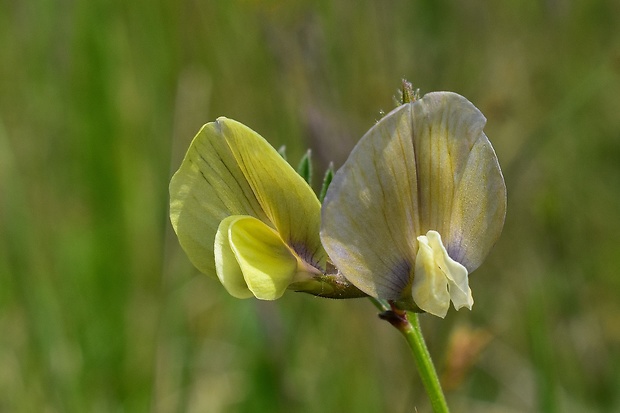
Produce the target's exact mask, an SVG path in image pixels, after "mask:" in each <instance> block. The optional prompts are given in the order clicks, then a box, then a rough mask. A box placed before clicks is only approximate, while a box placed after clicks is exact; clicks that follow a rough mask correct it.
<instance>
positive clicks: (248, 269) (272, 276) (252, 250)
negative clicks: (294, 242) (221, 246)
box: [228, 217, 297, 300]
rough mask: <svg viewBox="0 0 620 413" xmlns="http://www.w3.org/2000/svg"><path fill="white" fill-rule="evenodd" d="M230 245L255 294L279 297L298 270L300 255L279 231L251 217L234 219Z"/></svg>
mask: <svg viewBox="0 0 620 413" xmlns="http://www.w3.org/2000/svg"><path fill="white" fill-rule="evenodd" d="M228 233H229V240H230V247H231V249H232V251H233V252H234V255H235V257H236V259H237V262H238V263H239V267H240V269H241V272H242V273H243V278H244V279H245V283H246V285H247V288H248V289H249V290H250V291H252V293H253V294H254V296H255V297H256V298H259V299H261V300H275V299H277V298H280V297H281V296H282V294H284V291H286V289H287V287H288V286H289V285H290V284H291V282H292V281H293V279H294V277H295V275H296V273H297V258H296V257H295V256H294V255H293V254H292V253H291V251H290V250H289V248H288V247H287V246H286V244H284V242H283V241H282V239H281V238H280V236H279V235H278V233H277V232H275V231H274V230H273V229H272V228H270V227H268V226H267V225H265V224H264V223H263V222H261V221H259V220H258V219H256V218H252V217H243V218H239V219H236V220H234V221H233V222H231V224H230V227H229V231H228Z"/></svg>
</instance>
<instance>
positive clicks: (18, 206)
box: [0, 0, 620, 412]
mask: <svg viewBox="0 0 620 413" xmlns="http://www.w3.org/2000/svg"><path fill="white" fill-rule="evenodd" d="M0 10H1V13H0V44H1V45H2V47H0V61H1V62H2V64H0V231H2V236H1V237H0V365H2V368H1V369H0V412H4V411H6V412H9V411H10V412H29V411H48V412H84V411H90V412H99V411H100V412H109V411H130V412H134V411H138V412H139V411H156V412H184V411H190V412H205V411H208V412H263V411H264V412H280V411H282V412H285V411H286V412H289V411H296V412H340V411H355V412H377V411H403V412H405V411H408V412H409V411H413V407H414V406H417V407H418V408H419V411H425V410H426V409H427V408H428V405H427V402H426V398H425V396H424V394H423V392H422V390H421V387H420V383H419V381H418V378H417V376H416V374H415V372H414V371H413V365H412V362H411V360H410V357H409V354H408V352H407V349H406V348H405V345H404V343H403V342H402V340H401V338H400V337H399V336H398V334H397V333H396V332H395V331H392V329H391V328H390V327H389V326H388V325H386V324H385V323H382V322H380V321H379V320H378V319H377V318H376V317H375V311H374V308H373V307H372V305H370V304H369V303H367V302H365V301H363V300H362V301H345V302H340V301H323V300H320V299H316V298H313V297H310V296H304V295H296V294H288V295H287V296H286V297H285V298H283V299H282V300H279V301H277V302H275V303H263V302H257V301H255V300H246V301H239V300H235V299H233V298H231V297H229V296H227V295H226V293H225V292H224V290H223V289H222V288H221V287H220V286H219V285H218V283H216V282H215V281H213V280H210V279H208V278H207V277H205V276H202V275H199V274H197V272H196V271H195V270H194V269H193V268H192V267H191V266H190V265H189V263H188V261H187V259H186V258H185V256H184V254H183V252H182V251H181V250H180V248H179V246H178V244H177V242H176V239H175V237H174V235H173V234H172V232H171V228H170V225H169V223H168V220H167V183H168V180H169V177H170V175H171V173H172V171H173V170H174V169H175V168H176V167H178V165H179V163H180V160H181V158H182V156H183V153H184V151H185V150H186V148H187V145H188V144H189V141H190V139H191V137H192V136H193V134H194V133H195V132H196V131H197V130H198V129H199V127H200V126H201V124H202V123H205V122H207V121H210V120H213V119H214V118H216V117H217V116H220V115H226V116H228V117H232V118H235V119H238V120H240V121H242V122H244V123H246V124H247V125H249V126H251V127H252V128H254V129H255V130H257V131H259V132H260V133H261V134H262V135H263V136H265V137H266V138H267V139H269V140H270V141H271V142H272V143H273V144H274V146H276V147H277V146H280V145H282V144H286V145H287V146H288V148H289V154H290V158H291V159H292V160H294V161H295V160H296V159H298V158H299V156H301V154H302V153H303V151H304V150H305V148H306V147H308V146H310V147H312V148H313V150H314V153H315V155H316V156H317V159H316V163H317V165H316V166H317V167H319V168H318V169H320V168H322V167H324V166H325V165H326V164H327V163H328V162H329V161H330V160H334V161H335V162H336V164H337V165H339V164H340V163H341V162H342V161H343V160H344V159H345V157H346V155H347V153H348V151H349V150H350V149H351V147H352V146H353V144H354V143H355V141H356V139H358V138H359V137H360V136H361V135H362V134H363V133H364V131H365V130H366V129H368V128H369V127H370V126H371V125H372V123H373V122H374V121H375V120H376V119H378V118H379V117H380V115H379V111H380V110H385V111H388V110H389V109H391V108H392V105H393V103H392V99H391V97H392V95H393V94H394V93H395V90H396V88H397V87H398V84H399V80H400V78H401V77H407V78H408V79H409V80H411V81H412V82H413V83H414V84H415V85H416V86H418V87H420V88H421V89H422V91H423V92H427V91H431V90H452V91H456V92H459V93H461V94H463V95H465V96H467V97H468V98H469V99H470V100H471V101H472V102H474V103H475V104H476V105H477V106H478V107H480V109H481V110H482V111H483V113H485V114H486V116H487V117H488V120H489V122H488V125H487V127H486V131H487V134H488V135H489V136H490V138H491V140H492V142H493V144H494V146H495V148H496V151H497V153H498V156H499V158H500V162H501V164H502V166H503V169H504V172H505V177H506V183H507V186H508V190H509V193H508V194H509V205H508V216H507V222H506V227H505V230H504V234H503V236H502V238H501V239H500V241H499V243H498V245H497V246H496V248H495V249H494V250H493V252H492V254H491V256H490V257H489V259H488V261H487V262H486V263H485V264H484V265H483V266H482V268H480V269H479V270H478V271H476V273H475V274H474V275H473V277H472V284H473V285H472V287H473V291H474V295H475V298H476V305H475V306H474V311H473V312H471V313H467V312H463V311H462V312H459V313H454V312H453V313H451V314H450V315H449V316H448V318H447V319H446V320H443V321H442V320H439V319H434V318H429V317H423V323H424V326H423V327H424V328H425V331H426V332H427V335H428V340H429V345H430V347H431V352H432V353H433V355H434V357H435V359H436V361H437V364H438V367H439V369H440V371H442V372H443V373H444V376H445V377H457V378H458V377H460V378H459V379H458V380H457V382H456V383H451V386H452V385H453V387H454V388H453V390H450V391H449V393H448V399H449V402H450V404H451V405H452V406H453V409H454V411H478V412H500V411H501V412H508V411H544V412H571V411H575V412H579V411H601V412H603V411H605V412H607V411H618V410H620V392H618V389H619V388H620V352H619V350H620V349H619V347H620V324H619V323H618V322H617V319H618V317H619V316H620V275H619V274H618V268H620V254H619V253H618V252H619V251H620V250H619V248H620V217H619V215H618V211H620V195H619V191H620V116H618V113H620V99H618V91H620V36H619V35H618V33H617V27H618V25H619V24H620V19H619V18H618V16H620V8H619V6H618V4H617V2H615V1H612V0H606V1H605V0H594V1H590V0H589V1H568V0H567V1H556V2H512V3H498V4H494V3H493V4H491V3H488V2H481V1H471V2H453V3H450V2H446V1H419V2H407V1H402V0H395V1H390V2H383V1H370V0H361V1H358V2H351V3H346V2H329V1H319V2H311V1H297V2H287V1H275V0H272V1H267V2H259V1H250V0H246V1H242V0H236V1H232V0H231V1H221V2H215V1H214V2H203V3H201V2H183V1H180V2H178V1H164V0H161V1H156V2H146V1H134V2H120V1H112V2H110V1H97V0H95V1H75V2H60V3H59V2H50V1H46V0H32V1H29V2H9V1H4V2H2V3H0ZM455 331H458V332H459V334H455V333H454V332H455ZM477 337H478V338H477ZM480 337H486V338H484V339H479V338H480ZM475 348H478V350H479V351H478V352H477V353H476V354H474V355H471V354H470V355H469V356H468V355H467V354H468V351H469V350H472V349H475ZM459 357H461V358H464V362H463V363H461V364H459V363H458V362H456V361H458V359H459ZM455 360H456V361H455ZM468 360H469V361H468ZM468 365H472V367H471V369H467V366H468ZM454 366H464V367H463V371H461V372H455V371H448V370H450V369H455V368H456V367H454Z"/></svg>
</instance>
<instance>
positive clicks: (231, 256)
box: [214, 215, 254, 298]
mask: <svg viewBox="0 0 620 413" xmlns="http://www.w3.org/2000/svg"><path fill="white" fill-rule="evenodd" d="M247 217H248V216H247V215H231V216H229V217H228V218H225V219H224V220H223V221H222V222H221V223H220V225H219V227H218V229H217V233H216V234H215V245H214V251H215V272H216V273H217V277H218V278H219V279H220V282H221V283H222V285H223V286H224V288H226V291H228V293H229V294H230V295H232V296H233V297H235V298H250V297H253V296H254V294H252V291H250V289H249V288H248V285H247V283H246V282H245V278H244V277H243V272H242V271H241V267H240V266H239V262H238V261H237V257H236V256H235V253H234V251H233V250H232V248H231V246H230V236H229V234H230V227H231V226H232V225H233V224H234V223H235V222H237V221H238V220H240V219H244V218H247Z"/></svg>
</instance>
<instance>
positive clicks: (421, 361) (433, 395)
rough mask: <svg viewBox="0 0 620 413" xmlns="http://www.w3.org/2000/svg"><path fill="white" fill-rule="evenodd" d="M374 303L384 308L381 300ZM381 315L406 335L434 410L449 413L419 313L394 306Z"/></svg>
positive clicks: (437, 412)
mask: <svg viewBox="0 0 620 413" xmlns="http://www.w3.org/2000/svg"><path fill="white" fill-rule="evenodd" d="M373 303H374V304H375V305H376V306H377V308H379V309H383V308H384V306H383V305H382V304H383V303H381V302H375V301H373ZM379 317H381V318H382V319H384V320H386V321H388V322H390V324H392V325H393V326H394V327H396V328H397V329H398V331H400V332H401V333H402V334H403V336H405V340H407V344H409V348H411V354H412V355H413V360H414V361H415V364H416V367H417V368H418V372H419V373H420V377H421V378H422V384H423V385H424V388H425V389H426V393H427V394H428V397H429V399H430V401H431V406H432V407H433V412H435V413H448V412H449V409H448V404H447V403H446V398H445V396H444V394H443V390H442V389H441V384H440V383H439V377H437V372H436V371H435V366H434V365H433V360H432V359H431V355H430V353H429V352H428V348H427V347H426V343H425V342H424V337H423V336H422V329H421V328H420V321H419V319H418V315H417V314H416V313H407V312H405V311H402V310H398V309H396V308H395V307H394V306H392V309H391V310H388V311H384V312H383V313H381V314H379Z"/></svg>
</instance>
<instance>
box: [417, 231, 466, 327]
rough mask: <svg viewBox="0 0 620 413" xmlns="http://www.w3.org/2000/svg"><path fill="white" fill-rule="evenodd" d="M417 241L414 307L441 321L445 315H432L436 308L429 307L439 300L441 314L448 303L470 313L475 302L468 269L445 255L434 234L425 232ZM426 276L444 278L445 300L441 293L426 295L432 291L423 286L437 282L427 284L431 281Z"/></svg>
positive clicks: (436, 235)
mask: <svg viewBox="0 0 620 413" xmlns="http://www.w3.org/2000/svg"><path fill="white" fill-rule="evenodd" d="M418 241H419V244H418V245H419V246H420V250H419V251H418V255H417V258H416V271H415V277H414V279H413V286H412V295H413V299H414V301H415V303H416V305H418V307H420V308H421V309H423V310H425V311H427V312H429V313H432V314H435V315H439V316H440V317H444V316H445V312H443V313H441V312H440V314H443V315H440V314H436V313H435V312H433V311H436V308H437V304H433V303H432V301H433V300H435V299H437V300H440V302H441V307H440V308H441V309H442V311H443V307H444V306H445V311H446V312H447V307H448V306H449V304H450V301H452V304H454V308H456V309H457V310H459V309H461V308H463V307H467V308H468V309H470V310H471V308H472V306H473V305H474V299H473V297H472V295H471V289H470V288H469V278H468V273H467V268H465V267H464V266H463V265H462V264H460V263H458V262H457V261H455V260H453V259H452V258H451V257H450V256H449V255H448V251H446V248H445V247H444V245H443V243H442V241H441V236H440V235H439V233H438V232H437V231H428V232H427V233H426V235H425V236H424V235H423V236H420V237H418ZM429 274H432V277H443V278H444V279H445V280H446V281H445V283H444V284H443V289H444V290H445V288H446V287H447V290H448V292H449V296H448V297H446V296H445V295H444V294H443V290H442V294H441V296H439V295H438V294H435V293H434V294H428V293H427V292H426V291H425V290H428V289H430V288H431V287H427V286H424V284H425V283H429V282H431V283H434V282H438V281H430V279H432V277H431V276H430V275H429ZM425 307H431V308H432V310H433V311H428V310H427V308H425Z"/></svg>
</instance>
